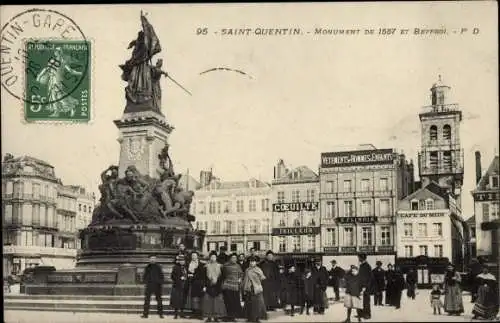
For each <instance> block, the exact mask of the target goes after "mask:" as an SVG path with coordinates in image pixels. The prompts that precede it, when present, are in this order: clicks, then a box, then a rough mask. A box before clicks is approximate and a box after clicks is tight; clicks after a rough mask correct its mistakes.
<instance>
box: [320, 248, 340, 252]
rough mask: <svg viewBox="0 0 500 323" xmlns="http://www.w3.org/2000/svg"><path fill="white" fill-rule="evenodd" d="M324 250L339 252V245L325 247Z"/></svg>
mask: <svg viewBox="0 0 500 323" xmlns="http://www.w3.org/2000/svg"><path fill="white" fill-rule="evenodd" d="M323 252H325V253H337V252H339V247H323Z"/></svg>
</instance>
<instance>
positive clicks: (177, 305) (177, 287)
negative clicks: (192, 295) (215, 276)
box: [170, 254, 188, 319]
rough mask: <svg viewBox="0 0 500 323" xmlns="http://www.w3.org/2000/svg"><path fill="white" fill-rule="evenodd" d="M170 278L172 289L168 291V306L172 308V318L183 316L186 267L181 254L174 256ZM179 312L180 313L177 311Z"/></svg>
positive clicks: (186, 277)
mask: <svg viewBox="0 0 500 323" xmlns="http://www.w3.org/2000/svg"><path fill="white" fill-rule="evenodd" d="M170 279H171V280H172V290H171V292H170V306H171V307H172V308H173V309H174V319H177V318H178V317H179V314H180V316H181V318H183V317H184V307H185V305H186V296H187V295H186V284H187V280H188V273H187V269H186V260H185V258H184V256H183V255H182V254H179V255H178V256H177V257H176V263H175V265H174V266H173V268H172V273H171V274H170ZM179 312H180V313H179Z"/></svg>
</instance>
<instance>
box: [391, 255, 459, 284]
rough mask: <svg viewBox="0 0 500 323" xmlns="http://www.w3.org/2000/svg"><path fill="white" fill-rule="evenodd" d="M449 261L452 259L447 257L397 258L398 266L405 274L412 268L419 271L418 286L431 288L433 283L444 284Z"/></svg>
mask: <svg viewBox="0 0 500 323" xmlns="http://www.w3.org/2000/svg"><path fill="white" fill-rule="evenodd" d="M449 263H450V261H449V259H448V258H446V257H443V258H439V257H427V256H418V257H412V258H396V266H398V267H399V268H400V269H401V271H402V272H403V274H405V275H406V274H407V273H408V271H409V270H410V268H411V269H414V270H415V271H416V272H417V277H418V279H417V286H418V287H420V288H430V287H431V286H432V285H433V284H440V285H442V284H443V283H444V275H445V272H446V267H447V266H448V264H449Z"/></svg>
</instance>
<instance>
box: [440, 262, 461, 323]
mask: <svg viewBox="0 0 500 323" xmlns="http://www.w3.org/2000/svg"><path fill="white" fill-rule="evenodd" d="M461 280H462V279H461V277H460V274H459V273H458V272H457V271H456V270H455V267H454V266H453V265H452V264H449V265H448V267H447V270H446V274H445V276H444V311H445V312H446V313H448V315H456V316H458V315H460V314H462V313H463V312H464V304H463V299H462V290H461V288H460V282H461Z"/></svg>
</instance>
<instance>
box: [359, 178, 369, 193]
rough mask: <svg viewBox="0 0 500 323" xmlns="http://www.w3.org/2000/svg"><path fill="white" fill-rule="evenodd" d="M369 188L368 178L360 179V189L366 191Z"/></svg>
mask: <svg viewBox="0 0 500 323" xmlns="http://www.w3.org/2000/svg"><path fill="white" fill-rule="evenodd" d="M369 190H370V180H369V179H362V180H361V191H363V192H367V191H369Z"/></svg>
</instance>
